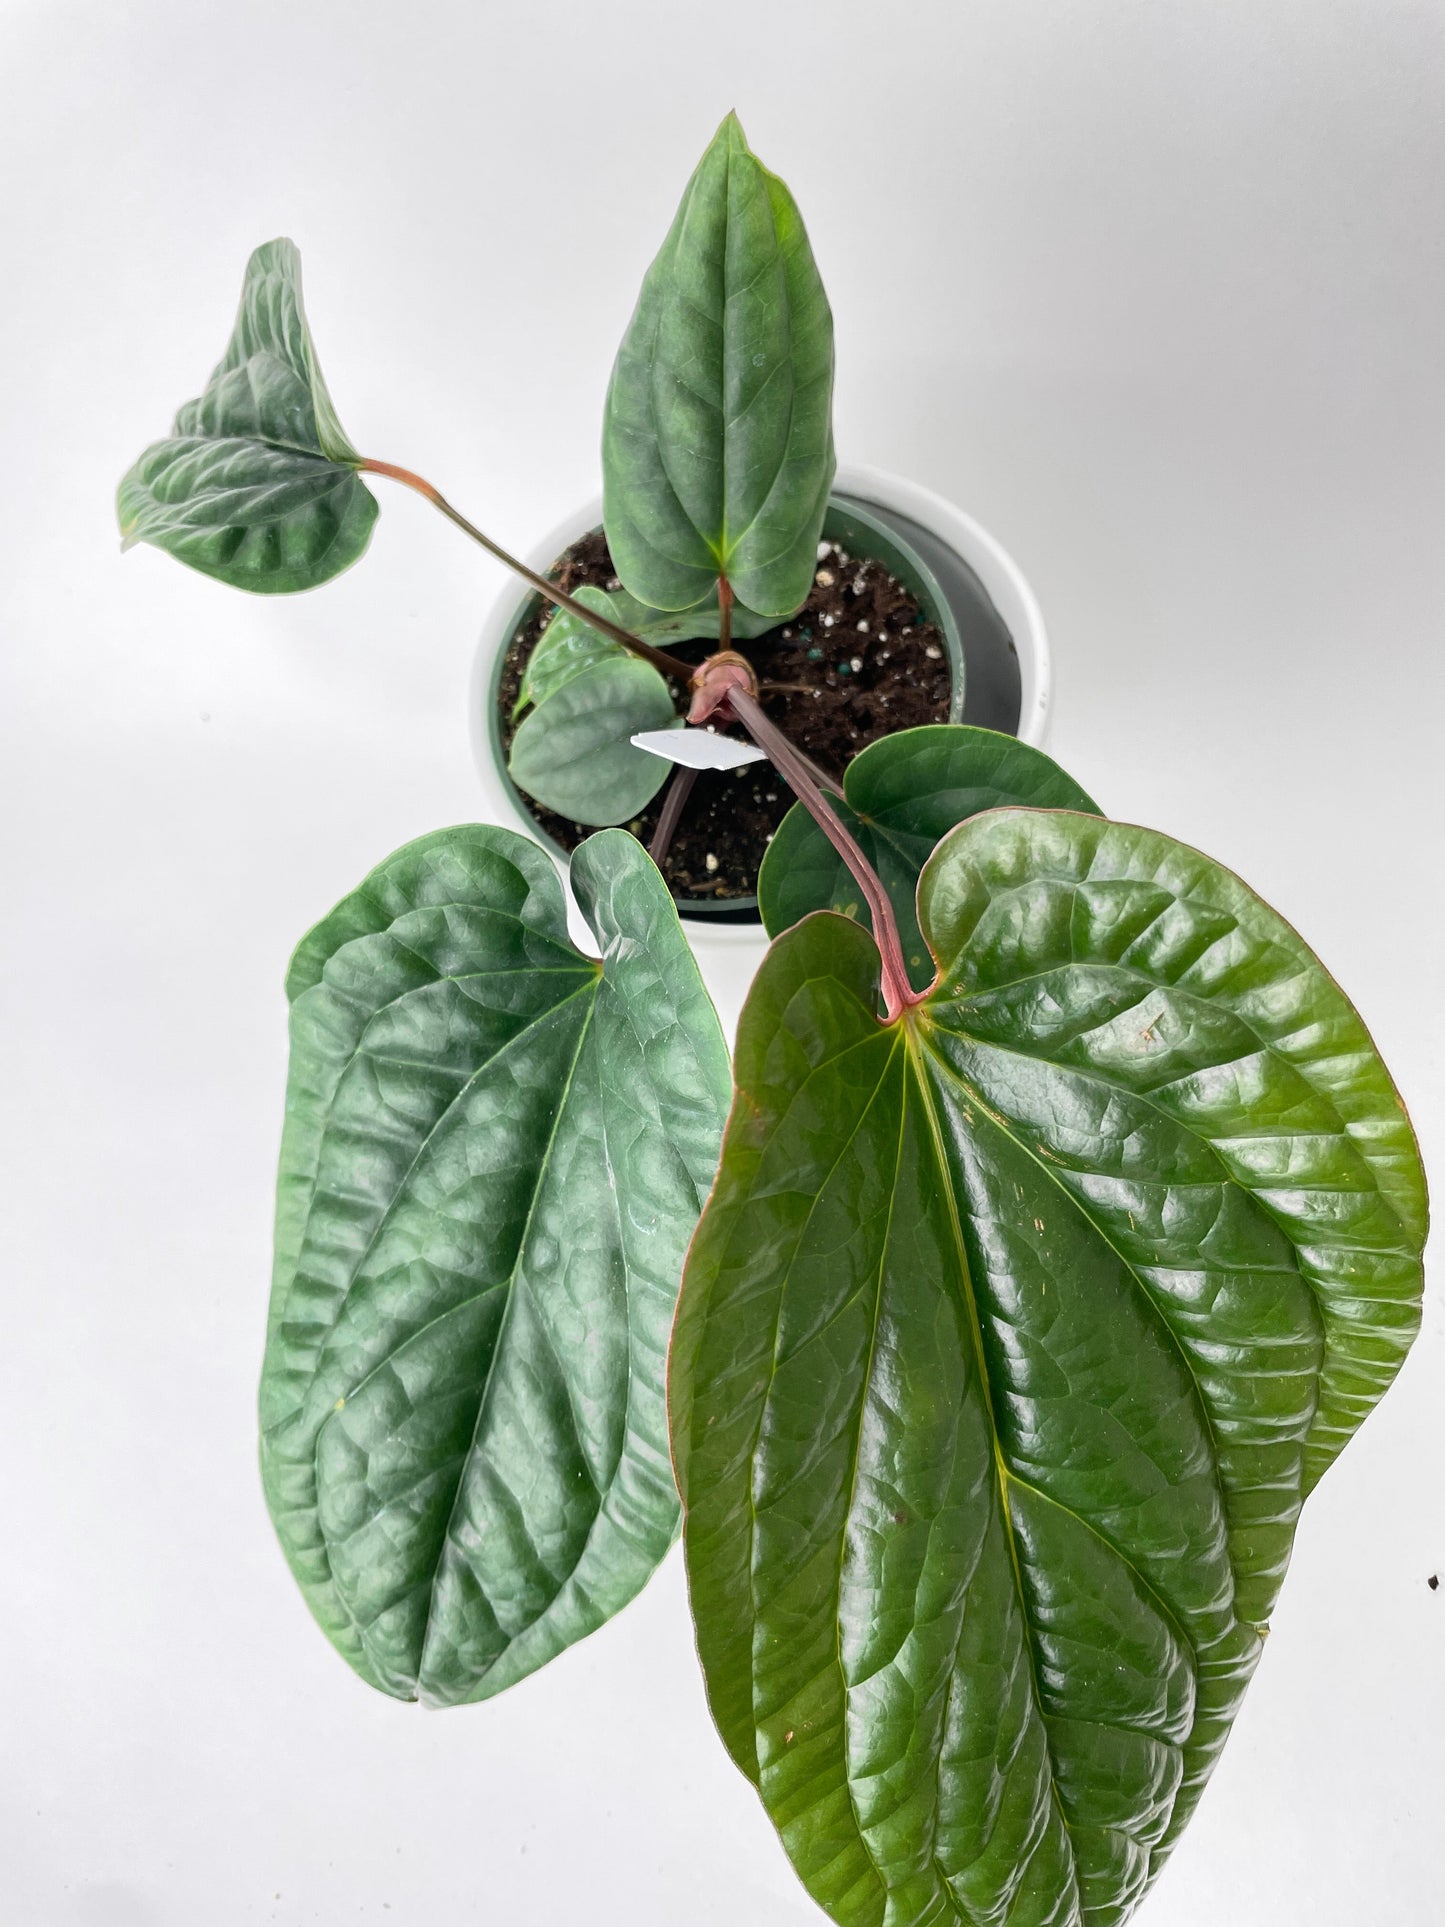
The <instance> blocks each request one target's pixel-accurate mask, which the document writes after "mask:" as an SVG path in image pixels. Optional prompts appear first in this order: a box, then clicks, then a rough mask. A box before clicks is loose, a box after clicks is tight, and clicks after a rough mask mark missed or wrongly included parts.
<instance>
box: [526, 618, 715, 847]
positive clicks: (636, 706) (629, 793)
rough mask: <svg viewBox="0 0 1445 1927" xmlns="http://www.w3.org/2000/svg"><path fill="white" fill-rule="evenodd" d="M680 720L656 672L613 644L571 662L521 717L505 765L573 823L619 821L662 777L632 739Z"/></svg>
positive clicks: (657, 764)
mask: <svg viewBox="0 0 1445 1927" xmlns="http://www.w3.org/2000/svg"><path fill="white" fill-rule="evenodd" d="M682 726H683V723H682V718H681V716H679V715H678V713H677V711H676V709H674V707H673V701H672V693H671V691H670V690H669V689H668V686H667V683H666V681H665V680H664V679H663V677H662V676H661V675H660V674H659V673H658V671H657V670H656V669H654V668H653V666H652V664H651V663H650V662H641V661H639V660H638V658H637V657H636V656H629V655H628V654H627V652H626V651H625V650H624V649H622V648H621V647H618V648H617V649H616V650H615V651H614V652H612V653H609V654H607V655H603V656H599V657H598V658H596V659H595V660H593V661H591V662H590V663H584V664H583V665H582V666H581V667H580V668H574V669H573V670H572V671H571V672H570V673H568V674H566V675H565V676H564V677H563V679H562V681H561V682H560V684H559V685H558V686H555V687H554V688H553V689H552V691H551V693H550V694H549V695H548V696H547V697H546V699H545V700H544V701H543V702H541V703H539V704H538V706H537V707H536V708H535V709H534V710H532V712H531V713H530V714H529V715H528V716H525V717H524V718H523V720H522V724H521V727H520V728H519V729H518V731H517V733H516V735H515V736H514V737H513V738H512V749H511V754H510V756H509V757H508V760H507V767H508V768H509V769H510V770H511V772H512V780H513V782H514V783H515V784H516V785H517V787H518V789H521V790H525V791H526V793H527V795H528V796H532V797H535V798H536V800H537V801H538V802H539V803H544V804H545V805H546V806H547V808H548V809H549V810H560V811H561V813H562V815H563V816H570V817H571V818H572V820H573V822H574V823H625V822H627V820H628V819H629V818H630V817H633V816H636V814H637V812H638V811H639V810H640V809H641V808H642V807H643V806H644V804H646V803H649V802H651V800H652V798H653V797H654V796H656V794H657V792H658V791H659V790H660V789H661V788H662V785H663V784H664V783H665V782H666V781H667V778H668V775H669V769H668V765H667V764H666V763H664V762H663V761H662V760H661V759H660V758H659V757H656V756H649V755H648V753H647V751H646V750H645V749H638V748H637V747H636V746H635V745H634V743H633V741H632V738H633V737H634V736H635V735H636V734H637V733H638V732H639V731H641V730H648V729H681V728H682Z"/></svg>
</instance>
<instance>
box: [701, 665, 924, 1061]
mask: <svg viewBox="0 0 1445 1927" xmlns="http://www.w3.org/2000/svg"><path fill="white" fill-rule="evenodd" d="M727 706H728V708H729V709H731V711H732V713H733V715H734V716H736V717H737V719H738V721H739V722H740V723H741V724H742V726H743V728H744V729H745V730H746V731H747V732H748V734H749V735H750V736H751V737H752V739H753V741H754V742H755V743H756V744H757V746H758V748H759V749H761V750H763V751H764V752H765V753H766V755H767V757H768V760H769V761H770V762H771V763H772V765H773V768H774V769H775V770H776V771H777V772H778V774H779V775H780V776H781V777H782V779H783V781H784V782H785V783H786V784H787V785H788V787H789V789H791V790H792V792H793V794H794V795H795V796H796V797H797V799H798V801H799V802H800V803H801V804H802V805H803V807H804V809H806V810H807V812H808V814H809V815H810V816H811V817H812V818H813V820H814V822H815V823H816V824H817V825H818V828H819V829H820V830H821V831H822V832H823V834H824V836H826V837H827V839H828V841H829V842H830V843H831V844H832V845H833V848H834V849H835V850H836V851H837V852H838V854H839V856H840V857H842V859H843V861H844V862H845V863H846V864H847V866H848V869H849V871H850V872H851V874H852V876H853V878H854V880H855V881H856V883H857V884H858V887H859V889H860V890H862V892H863V895H864V898H865V900H866V901H867V904H868V909H869V912H870V914H871V915H872V918H873V935H874V939H875V941H876V942H877V945H878V955H879V959H880V962H881V965H882V980H881V988H882V992H883V1006H884V1009H885V1011H886V1013H887V1017H888V1022H889V1023H892V1022H894V1020H895V1019H896V1018H898V1017H900V1016H901V1015H902V1014H903V1012H904V1011H905V1010H906V1009H907V1008H908V1007H909V1005H910V1004H918V1003H922V1001H923V997H924V994H925V993H923V992H918V991H915V990H914V988H913V986H912V985H911V984H910V983H909V981H908V966H907V964H906V962H905V961H904V956H903V940H902V938H901V937H900V936H899V934H898V920H897V918H896V917H895V916H894V914H893V905H892V903H891V902H890V901H889V898H888V892H887V891H886V890H885V889H884V888H883V884H882V882H881V880H880V879H879V876H878V872H877V871H876V870H875V869H874V868H873V866H872V864H871V863H870V862H869V861H868V859H867V857H866V856H864V854H863V852H862V850H861V849H860V847H859V845H858V843H857V840H856V839H855V837H854V836H853V834H852V832H851V831H850V830H849V829H848V826H847V825H846V824H845V823H844V822H843V820H842V819H841V817H839V816H838V815H837V814H836V812H835V811H834V810H833V809H832V807H831V806H830V804H829V803H828V800H827V798H826V797H825V796H824V794H823V792H822V790H821V789H820V788H819V786H818V784H817V783H816V782H815V781H814V779H813V776H812V773H811V771H810V768H809V766H808V761H807V759H806V758H805V757H804V756H803V755H802V754H801V753H800V752H799V751H798V750H797V749H795V748H794V746H793V744H792V743H791V742H789V740H788V738H787V737H786V736H785V735H784V734H783V732H782V730H780V729H779V728H778V726H777V724H776V723H771V722H769V721H768V718H767V717H766V716H765V715H764V714H763V711H762V706H761V705H760V703H759V702H758V699H757V697H756V696H755V695H753V694H751V693H750V692H749V691H748V690H746V689H742V688H731V689H729V690H728V692H727Z"/></svg>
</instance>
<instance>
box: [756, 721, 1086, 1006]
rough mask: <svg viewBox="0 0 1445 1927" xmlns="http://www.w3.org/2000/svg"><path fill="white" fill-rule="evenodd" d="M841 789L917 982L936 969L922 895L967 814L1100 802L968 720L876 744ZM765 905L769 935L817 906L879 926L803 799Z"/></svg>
mask: <svg viewBox="0 0 1445 1927" xmlns="http://www.w3.org/2000/svg"><path fill="white" fill-rule="evenodd" d="M843 793H844V796H845V797H846V799H847V801H846V802H843V803H840V804H838V805H837V809H838V814H839V816H841V817H842V819H843V821H844V822H845V823H846V824H847V825H848V828H849V829H850V830H851V831H852V832H853V835H854V836H855V837H856V838H857V840H858V842H859V844H860V845H861V846H862V849H863V852H864V854H865V856H866V857H867V858H868V861H869V862H870V863H871V864H872V865H873V868H874V869H875V870H876V871H877V872H878V875H879V877H880V879H881V880H882V883H883V886H884V888H885V889H886V890H887V892H888V896H889V900H890V901H891V902H892V905H893V914H894V916H895V917H896V918H897V919H898V934H899V936H900V938H901V939H902V943H903V954H904V959H905V961H906V962H907V965H908V974H909V976H910V978H911V979H912V982H913V987H914V989H915V990H922V989H923V988H924V987H925V985H927V983H928V982H929V980H930V979H931V978H932V976H933V959H932V957H930V956H929V954H928V946H927V945H926V944H925V943H924V941H923V934H922V932H921V931H920V930H919V928H918V917H917V914H916V910H915V898H916V895H917V891H918V876H919V872H920V871H921V870H922V868H923V866H924V864H925V863H926V862H927V861H928V858H929V856H930V855H931V853H932V851H933V848H934V845H935V844H936V843H938V842H939V841H940V839H941V838H943V837H945V836H946V835H947V834H948V832H949V831H950V830H951V829H953V828H954V827H955V826H956V825H957V824H959V823H962V822H963V821H964V820H965V819H966V818H967V817H970V816H977V815H978V814H979V812H980V811H981V810H995V809H999V808H1001V807H1003V806H1006V805H1008V804H1011V803H1021V804H1027V805H1029V806H1030V807H1032V808H1035V809H1052V810H1084V811H1087V812H1088V813H1089V814H1091V815H1093V814H1096V813H1097V807H1098V806H1097V805H1096V804H1095V803H1094V802H1093V800H1092V799H1091V798H1090V797H1089V796H1088V795H1087V794H1086V793H1085V792H1084V791H1083V790H1082V789H1080V787H1079V785H1078V784H1077V783H1076V782H1075V781H1074V779H1073V777H1072V776H1069V775H1067V774H1066V773H1065V772H1064V771H1063V770H1061V769H1060V768H1059V766H1058V764H1057V763H1056V762H1054V761H1053V759H1052V758H1051V757H1048V756H1045V755H1044V753H1043V751H1042V750H1039V749H1033V748H1031V747H1030V746H1029V744H1027V743H1021V742H1020V741H1019V740H1018V738H1017V737H1016V736H1004V735H1001V734H1000V733H999V732H998V731H997V730H993V729H975V728H973V727H972V726H970V725H968V724H962V723H927V724H925V725H924V726H923V727H922V728H920V729H901V730H899V731H898V732H897V734H896V735H893V736H884V737H881V738H880V739H879V740H878V741H877V742H876V743H870V744H869V745H868V747H867V748H866V749H865V750H862V751H860V752H859V754H858V755H857V756H855V757H854V759H853V761H852V762H851V763H850V764H849V765H848V767H847V769H846V770H844V772H843ZM758 908H759V910H760V911H761V913H762V919H763V924H764V926H765V928H766V929H767V932H768V935H769V936H770V937H776V936H780V935H781V934H782V932H783V931H784V930H787V929H789V928H791V926H792V925H793V924H795V923H798V922H800V921H801V920H802V919H803V918H804V917H806V916H807V915H808V913H809V912H810V911H812V910H837V911H840V912H841V913H842V915H844V916H845V917H856V918H857V919H858V921H859V922H860V923H862V924H863V925H865V926H866V927H867V928H869V929H871V928H872V919H871V917H870V916H869V914H868V906H867V904H865V903H864V902H863V898H862V892H861V891H860V890H859V888H858V885H857V883H856V882H855V881H854V879H853V877H852V875H851V873H850V872H849V870H848V867H847V865H846V864H845V863H844V862H843V859H842V858H841V857H840V856H839V855H838V853H837V851H836V850H835V849H834V848H833V846H832V844H831V843H830V842H829V841H828V839H827V837H826V836H824V834H823V832H822V831H821V830H820V829H819V828H818V825H817V824H816V823H815V822H814V821H813V818H812V817H811V816H810V815H809V814H808V812H807V811H806V810H805V809H804V808H803V807H802V805H801V804H798V803H795V804H794V805H793V807H792V809H790V810H789V811H788V814H787V815H786V816H785V817H784V818H783V820H782V823H781V824H780V825H779V827H778V831H777V834H776V835H775V836H774V838H773V840H772V842H771V843H770V844H769V845H768V847H767V851H766V853H765V854H764V857H763V861H762V867H761V869H760V870H759V872H758Z"/></svg>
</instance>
